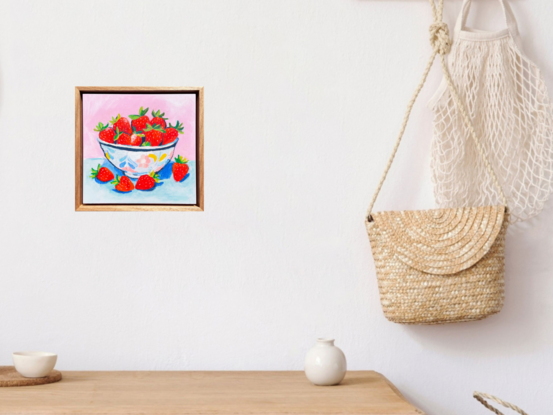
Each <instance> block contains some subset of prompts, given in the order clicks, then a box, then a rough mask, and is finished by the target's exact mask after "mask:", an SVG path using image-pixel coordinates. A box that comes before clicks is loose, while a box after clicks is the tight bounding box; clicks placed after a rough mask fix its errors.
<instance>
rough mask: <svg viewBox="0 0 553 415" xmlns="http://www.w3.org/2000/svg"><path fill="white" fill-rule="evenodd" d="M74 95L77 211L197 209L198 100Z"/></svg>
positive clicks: (175, 95) (186, 94)
mask: <svg viewBox="0 0 553 415" xmlns="http://www.w3.org/2000/svg"><path fill="white" fill-rule="evenodd" d="M79 95H80V98H79V99H80V107H81V117H82V118H81V120H80V123H79V124H80V127H81V128H80V134H79V129H78V131H77V132H78V135H80V136H81V137H78V138H77V142H78V144H80V146H79V147H80V150H81V154H77V157H80V158H81V160H80V161H81V163H78V164H80V165H81V169H82V170H81V172H80V174H81V179H82V180H79V182H81V183H78V185H79V187H80V189H79V190H81V194H80V195H79V196H78V197H80V198H81V201H80V203H79V201H78V202H77V205H79V206H81V207H83V206H84V207H86V206H98V205H102V206H146V207H147V206H199V199H200V194H199V192H200V191H201V190H202V189H201V188H200V186H199V182H198V177H199V175H198V173H199V171H200V169H201V168H202V166H201V165H199V164H198V162H199V160H198V154H199V151H198V150H199V148H198V145H199V144H200V143H199V140H198V138H199V134H198V132H199V131H198V128H199V125H198V120H199V117H198V109H199V105H198V99H199V94H198V93H195V91H181V92H179V91H170V93H167V92H157V91H106V92H104V91H98V90H94V91H86V90H82V88H81V90H80V93H79ZM79 140H80V141H79ZM78 174H79V172H77V175H78ZM77 193H79V192H77Z"/></svg>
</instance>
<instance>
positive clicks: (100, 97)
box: [83, 94, 196, 160]
mask: <svg viewBox="0 0 553 415" xmlns="http://www.w3.org/2000/svg"><path fill="white" fill-rule="evenodd" d="M140 107H144V108H149V110H148V114H147V115H148V117H150V119H151V118H152V111H153V110H154V111H157V110H161V112H162V113H165V115H164V118H167V120H166V121H165V122H166V123H167V126H169V123H171V124H172V125H175V124H176V123H177V120H179V121H180V122H181V124H183V126H184V130H183V133H182V134H179V142H178V144H177V147H176V151H175V157H176V155H177V154H179V155H182V156H183V157H185V158H187V159H188V160H196V95H194V94H143V95H142V94H83V157H84V158H85V159H86V158H95V157H103V156H104V153H102V149H101V148H100V145H99V144H98V141H97V138H98V133H97V132H96V131H94V128H95V127H96V126H97V125H98V123H99V122H102V123H104V124H106V123H107V122H109V121H110V120H111V118H112V117H116V116H117V114H121V117H127V118H129V115H131V114H138V111H139V109H140ZM130 121H131V119H130V118H129V122H130ZM110 127H111V124H110Z"/></svg>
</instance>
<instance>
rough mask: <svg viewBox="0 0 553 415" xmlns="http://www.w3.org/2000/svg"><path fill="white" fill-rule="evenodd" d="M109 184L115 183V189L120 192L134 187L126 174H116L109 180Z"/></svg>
mask: <svg viewBox="0 0 553 415" xmlns="http://www.w3.org/2000/svg"><path fill="white" fill-rule="evenodd" d="M111 184H114V185H115V189H116V190H119V191H120V192H124V193H127V192H130V191H132V189H134V185H133V184H132V182H131V179H129V178H128V177H127V176H121V177H119V176H117V177H116V178H115V180H114V181H112V182H111Z"/></svg>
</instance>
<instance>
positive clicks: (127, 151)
mask: <svg viewBox="0 0 553 415" xmlns="http://www.w3.org/2000/svg"><path fill="white" fill-rule="evenodd" d="M148 111H149V108H146V109H144V108H143V107H140V110H139V111H138V114H136V115H129V117H128V118H127V117H122V116H121V115H120V114H118V115H117V116H116V117H113V118H112V119H111V121H110V122H109V123H106V124H103V123H101V122H100V123H98V125H97V126H96V128H95V129H94V131H96V132H98V139H97V140H98V143H99V144H100V147H101V149H102V151H103V152H104V156H105V157H106V159H107V160H108V161H109V162H110V163H111V164H112V165H113V166H114V167H116V168H117V169H119V170H121V171H123V173H124V174H125V175H126V176H129V177H132V178H138V177H140V176H143V175H149V174H150V173H157V172H158V171H160V170H161V169H163V168H164V167H165V166H166V165H167V164H168V163H169V162H170V161H171V159H172V158H173V155H174V152H175V147H176V145H177V143H178V141H179V134H182V132H183V125H182V124H180V122H179V121H178V120H177V122H176V124H175V125H174V126H173V125H172V124H171V123H169V124H167V122H166V120H167V118H164V117H163V116H164V115H165V113H163V114H162V113H161V110H157V111H152V113H151V115H152V117H151V118H150V117H149V116H148V115H147V113H148ZM129 119H130V121H129Z"/></svg>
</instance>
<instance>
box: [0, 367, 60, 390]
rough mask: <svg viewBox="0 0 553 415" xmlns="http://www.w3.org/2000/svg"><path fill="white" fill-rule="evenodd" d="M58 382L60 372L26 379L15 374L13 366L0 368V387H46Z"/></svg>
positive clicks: (54, 371)
mask: <svg viewBox="0 0 553 415" xmlns="http://www.w3.org/2000/svg"><path fill="white" fill-rule="evenodd" d="M60 380H61V372H58V371H57V370H52V371H51V372H50V374H49V375H48V376H46V377H44V378H26V377H23V376H21V375H20V374H19V373H17V371H16V370H15V368H14V367H13V366H0V387H8V386H35V385H46V384H47V383H54V382H59V381H60Z"/></svg>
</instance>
